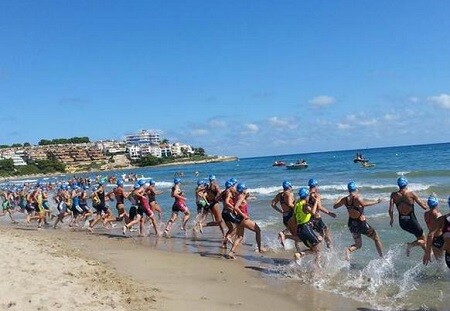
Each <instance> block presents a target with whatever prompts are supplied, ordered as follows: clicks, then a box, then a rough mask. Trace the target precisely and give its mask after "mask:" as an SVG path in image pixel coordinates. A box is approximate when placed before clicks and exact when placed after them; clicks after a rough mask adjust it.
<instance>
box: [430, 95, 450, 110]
mask: <svg viewBox="0 0 450 311" xmlns="http://www.w3.org/2000/svg"><path fill="white" fill-rule="evenodd" d="M428 101H429V102H430V103H432V104H434V105H436V106H438V107H441V108H444V109H450V95H449V94H440V95H437V96H430V97H428Z"/></svg>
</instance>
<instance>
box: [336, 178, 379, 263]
mask: <svg viewBox="0 0 450 311" xmlns="http://www.w3.org/2000/svg"><path fill="white" fill-rule="evenodd" d="M347 189H348V192H349V195H347V196H345V197H343V198H340V199H339V200H337V201H336V202H335V203H334V206H333V207H334V208H339V207H341V206H342V205H345V207H347V212H348V216H349V218H348V228H349V230H350V232H351V233H352V235H353V239H354V240H355V244H352V245H350V246H349V247H348V248H347V249H346V253H345V258H346V259H347V260H349V259H350V258H349V257H350V253H352V252H354V251H356V250H358V249H360V248H361V246H362V239H361V234H364V235H366V236H367V237H369V238H371V239H372V240H373V241H374V242H375V247H376V248H377V252H378V255H379V256H380V257H383V245H382V244H381V239H380V236H379V235H378V233H377V232H376V231H375V229H374V228H372V227H371V226H370V225H369V224H368V223H367V221H366V216H365V215H364V208H365V207H369V206H372V205H375V204H378V203H380V202H381V199H378V200H375V201H368V200H364V199H363V198H361V197H360V196H359V195H358V194H357V192H358V186H357V185H356V183H355V182H353V181H352V182H349V183H348V185H347Z"/></svg>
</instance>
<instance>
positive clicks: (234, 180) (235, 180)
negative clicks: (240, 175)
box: [230, 177, 237, 186]
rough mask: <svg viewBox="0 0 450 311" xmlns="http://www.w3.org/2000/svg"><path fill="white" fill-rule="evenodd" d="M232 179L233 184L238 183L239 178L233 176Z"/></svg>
mask: <svg viewBox="0 0 450 311" xmlns="http://www.w3.org/2000/svg"><path fill="white" fill-rule="evenodd" d="M230 181H231V182H232V183H233V186H234V185H236V184H237V179H236V178H234V177H231V178H230Z"/></svg>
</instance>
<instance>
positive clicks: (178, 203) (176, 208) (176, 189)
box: [163, 177, 191, 237]
mask: <svg viewBox="0 0 450 311" xmlns="http://www.w3.org/2000/svg"><path fill="white" fill-rule="evenodd" d="M180 185H181V179H180V178H178V177H176V178H174V180H173V187H172V194H171V195H172V198H174V200H175V202H173V205H172V216H171V217H170V219H169V221H168V222H167V225H166V228H165V229H164V233H163V236H165V237H168V236H169V232H170V229H171V227H172V224H173V223H174V222H175V221H176V220H177V218H178V212H182V213H183V214H184V217H183V223H182V224H181V230H182V231H185V230H186V224H187V222H188V220H189V217H190V216H191V214H190V213H189V208H188V207H187V206H186V200H187V199H186V197H184V196H183V191H182V190H181V187H180Z"/></svg>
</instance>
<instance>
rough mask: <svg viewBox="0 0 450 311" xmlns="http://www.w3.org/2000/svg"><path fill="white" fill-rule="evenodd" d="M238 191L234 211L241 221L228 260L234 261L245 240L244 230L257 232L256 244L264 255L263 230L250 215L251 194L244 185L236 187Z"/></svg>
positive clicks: (240, 184)
mask: <svg viewBox="0 0 450 311" xmlns="http://www.w3.org/2000/svg"><path fill="white" fill-rule="evenodd" d="M236 191H237V192H238V196H237V200H236V203H235V205H234V211H235V212H236V214H237V218H238V219H239V220H240V222H239V224H238V226H237V229H236V239H235V240H234V242H233V246H232V247H231V250H230V252H229V253H228V256H227V257H228V258H230V259H234V258H235V252H236V249H237V247H239V245H240V244H241V242H242V240H243V238H244V230H245V229H248V230H251V231H253V232H255V238H256V244H257V246H258V249H257V251H258V252H260V253H262V252H264V250H263V249H262V247H261V229H260V228H259V226H258V224H257V223H255V222H254V221H253V220H251V219H250V217H249V215H248V199H249V197H250V193H248V192H247V187H246V186H245V184H243V183H239V184H237V185H236Z"/></svg>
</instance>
